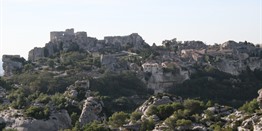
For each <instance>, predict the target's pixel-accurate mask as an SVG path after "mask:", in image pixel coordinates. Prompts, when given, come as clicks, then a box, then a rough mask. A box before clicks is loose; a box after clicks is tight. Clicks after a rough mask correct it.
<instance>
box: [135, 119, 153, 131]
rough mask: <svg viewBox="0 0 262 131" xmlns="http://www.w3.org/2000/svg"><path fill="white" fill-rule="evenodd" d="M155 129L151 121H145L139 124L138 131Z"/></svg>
mask: <svg viewBox="0 0 262 131" xmlns="http://www.w3.org/2000/svg"><path fill="white" fill-rule="evenodd" d="M154 127H155V124H154V120H153V119H149V120H148V119H145V120H144V121H143V122H142V123H141V127H140V129H139V130H140V131H151V130H153V129H154Z"/></svg>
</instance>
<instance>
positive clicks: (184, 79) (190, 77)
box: [0, 29, 262, 131]
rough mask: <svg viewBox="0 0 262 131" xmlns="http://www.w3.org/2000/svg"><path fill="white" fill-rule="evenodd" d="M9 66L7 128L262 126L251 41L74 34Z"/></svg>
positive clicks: (257, 57) (261, 72) (261, 75)
mask: <svg viewBox="0 0 262 131" xmlns="http://www.w3.org/2000/svg"><path fill="white" fill-rule="evenodd" d="M2 61H3V69H4V71H5V72H4V76H3V77H1V79H0V80H1V81H0V84H1V85H0V100H1V106H0V109H1V111H0V129H4V128H5V129H16V130H29V131H31V130H32V131H34V130H43V131H44V130H52V131H53V130H54V131H55V130H59V129H67V130H124V129H127V130H153V129H154V130H233V129H234V130H236V129H254V130H259V129H261V127H260V126H259V125H260V124H262V121H260V118H261V111H260V110H259V102H260V101H258V102H257V101H256V100H255V98H257V96H258V94H257V91H258V90H259V89H260V88H261V87H262V48H261V47H260V46H259V45H254V44H252V43H249V42H246V41H245V42H235V41H227V42H225V43H222V44H216V45H206V44H205V43H203V42H201V41H184V42H181V41H177V40H176V39H172V40H164V41H163V43H162V45H161V46H156V45H155V44H153V45H152V46H149V45H148V44H147V43H146V42H145V41H144V40H143V38H142V37H141V36H140V35H139V34H137V33H132V34H130V35H126V36H108V37H104V39H103V40H98V39H96V38H94V37H90V36H87V34H86V32H82V31H81V32H76V33H75V32H74V29H67V30H65V31H53V32H51V33H50V41H49V42H48V43H46V45H45V46H44V47H35V48H33V49H32V50H31V51H30V52H29V54H28V60H25V59H24V58H22V57H20V56H19V55H3V57H2ZM258 100H260V99H258ZM247 102H249V103H247ZM238 108H239V109H238ZM252 121H255V122H253V123H252ZM250 123H251V124H250ZM44 125H46V126H44ZM119 127H120V128H119Z"/></svg>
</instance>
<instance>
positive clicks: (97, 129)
mask: <svg viewBox="0 0 262 131" xmlns="http://www.w3.org/2000/svg"><path fill="white" fill-rule="evenodd" d="M83 131H110V129H109V128H107V127H106V126H105V125H103V124H101V123H99V122H97V121H94V122H92V123H88V124H86V125H84V126H83Z"/></svg>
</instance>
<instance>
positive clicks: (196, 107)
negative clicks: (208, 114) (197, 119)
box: [183, 99, 205, 114]
mask: <svg viewBox="0 0 262 131" xmlns="http://www.w3.org/2000/svg"><path fill="white" fill-rule="evenodd" d="M183 105H184V107H185V108H186V109H188V110H189V111H190V113H191V114H197V113H201V112H202V110H203V109H204V108H205V105H204V102H202V101H199V100H193V99H187V100H184V103H183Z"/></svg>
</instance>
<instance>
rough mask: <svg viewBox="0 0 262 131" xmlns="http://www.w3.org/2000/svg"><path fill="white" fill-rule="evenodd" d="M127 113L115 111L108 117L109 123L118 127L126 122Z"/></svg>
mask: <svg viewBox="0 0 262 131" xmlns="http://www.w3.org/2000/svg"><path fill="white" fill-rule="evenodd" d="M128 117H129V115H128V114H127V113H124V112H122V111H121V112H115V113H114V114H113V115H112V116H111V117H109V124H110V125H112V126H113V127H120V126H123V125H124V124H126V123H127V119H128Z"/></svg>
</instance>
